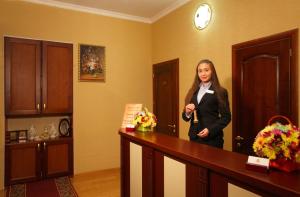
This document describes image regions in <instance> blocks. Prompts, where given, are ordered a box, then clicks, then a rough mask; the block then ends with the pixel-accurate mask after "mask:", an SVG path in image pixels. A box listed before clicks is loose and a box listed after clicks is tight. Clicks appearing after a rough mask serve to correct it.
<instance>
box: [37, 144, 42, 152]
mask: <svg viewBox="0 0 300 197" xmlns="http://www.w3.org/2000/svg"><path fill="white" fill-rule="evenodd" d="M37 146H38V148H37V149H38V151H39V152H40V146H41V145H40V143H38V145H37Z"/></svg>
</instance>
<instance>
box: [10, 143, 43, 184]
mask: <svg viewBox="0 0 300 197" xmlns="http://www.w3.org/2000/svg"><path fill="white" fill-rule="evenodd" d="M40 178H41V165H40V146H39V145H38V144H36V143H26V144H14V145H6V146H5V185H9V184H15V183H20V182H26V181H33V180H38V179H40Z"/></svg>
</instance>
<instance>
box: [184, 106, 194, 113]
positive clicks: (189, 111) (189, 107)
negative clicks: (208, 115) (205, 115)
mask: <svg viewBox="0 0 300 197" xmlns="http://www.w3.org/2000/svg"><path fill="white" fill-rule="evenodd" d="M194 110H195V105H194V104H193V103H190V104H188V105H186V106H185V113H187V114H191V113H192V112H193V111H194Z"/></svg>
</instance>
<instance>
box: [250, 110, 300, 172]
mask: <svg viewBox="0 0 300 197" xmlns="http://www.w3.org/2000/svg"><path fill="white" fill-rule="evenodd" d="M276 117H278V116H276ZM279 117H282V116H279ZM284 118H286V117H284ZM271 119H272V118H271ZM271 119H270V120H271ZM286 119H287V118H286ZM270 120H269V123H270ZM287 120H288V119H287ZM288 122H289V124H288V125H282V124H281V123H278V122H276V123H273V124H272V125H270V124H269V125H268V126H266V127H265V128H264V129H263V130H261V131H260V132H259V133H258V134H257V136H256V138H255V141H254V144H253V150H254V152H255V153H256V154H257V155H258V156H260V157H267V158H269V159H270V165H271V166H272V167H276V168H280V169H282V170H284V171H291V170H294V169H291V168H297V163H300V130H299V128H296V127H295V126H292V124H291V122H290V121H289V120H288ZM288 163H289V164H291V165H292V166H288V167H287V166H284V165H285V164H288Z"/></svg>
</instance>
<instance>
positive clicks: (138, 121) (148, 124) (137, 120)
mask: <svg viewBox="0 0 300 197" xmlns="http://www.w3.org/2000/svg"><path fill="white" fill-rule="evenodd" d="M156 123H157V120H156V117H155V115H154V114H153V113H151V112H149V111H148V109H147V108H146V107H144V108H143V110H142V111H140V112H138V113H137V114H136V115H135V117H134V119H133V122H132V124H134V125H135V127H136V128H137V130H139V131H150V130H151V129H152V128H153V127H155V126H156Z"/></svg>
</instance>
